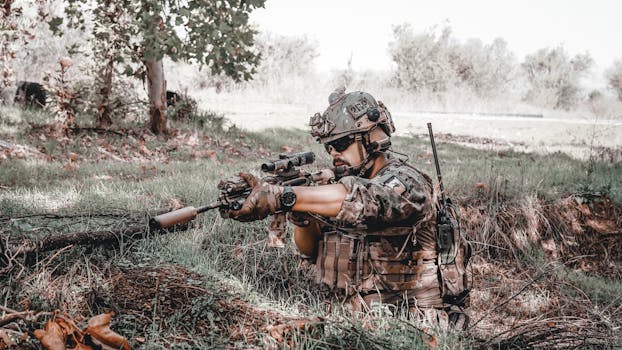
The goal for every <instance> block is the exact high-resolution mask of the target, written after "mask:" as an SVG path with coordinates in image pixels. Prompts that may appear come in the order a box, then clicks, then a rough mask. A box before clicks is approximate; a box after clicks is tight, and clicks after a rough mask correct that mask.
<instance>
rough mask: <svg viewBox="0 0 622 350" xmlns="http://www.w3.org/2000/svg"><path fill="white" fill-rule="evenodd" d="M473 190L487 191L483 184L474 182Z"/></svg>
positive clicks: (485, 185) (486, 186)
mask: <svg viewBox="0 0 622 350" xmlns="http://www.w3.org/2000/svg"><path fill="white" fill-rule="evenodd" d="M475 188H477V189H478V190H482V191H486V190H488V185H487V184H486V183H485V182H476V183H475Z"/></svg>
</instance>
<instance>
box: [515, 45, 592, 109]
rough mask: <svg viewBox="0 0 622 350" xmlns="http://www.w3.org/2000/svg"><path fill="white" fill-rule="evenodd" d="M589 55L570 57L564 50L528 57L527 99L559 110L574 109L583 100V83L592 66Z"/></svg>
mask: <svg viewBox="0 0 622 350" xmlns="http://www.w3.org/2000/svg"><path fill="white" fill-rule="evenodd" d="M593 63H594V61H593V60H592V58H591V57H590V55H589V54H588V53H584V54H578V55H576V56H574V57H573V58H569V57H568V54H567V53H566V50H565V49H564V48H563V47H562V46H559V47H556V48H554V49H550V48H545V49H540V50H538V51H537V52H535V53H533V54H531V55H527V57H525V60H524V61H523V63H521V67H522V68H523V71H524V73H525V75H526V78H527V81H528V83H529V90H528V92H527V95H526V96H525V100H527V101H529V102H532V103H536V104H538V105H543V106H545V107H553V108H557V109H566V110H568V109H570V108H572V107H574V106H575V105H576V104H577V102H579V101H580V99H581V88H580V84H579V80H580V79H581V78H582V77H583V76H584V75H585V74H586V73H587V72H588V70H589V69H590V68H591V67H592V65H593Z"/></svg>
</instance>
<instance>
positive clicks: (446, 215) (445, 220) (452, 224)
mask: <svg viewBox="0 0 622 350" xmlns="http://www.w3.org/2000/svg"><path fill="white" fill-rule="evenodd" d="M428 132H429V134H430V143H431V144H432V154H433V155H434V165H435V166H436V177H437V179H438V185H439V189H440V195H441V201H440V208H438V210H437V213H436V230H437V235H436V246H437V250H438V253H439V256H440V257H441V262H442V263H443V264H452V263H453V262H454V260H455V258H456V254H455V253H456V251H455V250H456V245H455V243H456V242H455V238H454V228H457V227H458V226H457V221H455V220H454V219H453V218H452V216H451V215H450V209H451V210H453V209H452V208H453V205H452V203H451V200H450V199H448V198H447V197H446V195H445V186H444V185H443V176H442V175H441V167H440V165H439V163H438V154H437V153H436V142H434V133H433V132H432V123H428ZM450 207H452V208H450Z"/></svg>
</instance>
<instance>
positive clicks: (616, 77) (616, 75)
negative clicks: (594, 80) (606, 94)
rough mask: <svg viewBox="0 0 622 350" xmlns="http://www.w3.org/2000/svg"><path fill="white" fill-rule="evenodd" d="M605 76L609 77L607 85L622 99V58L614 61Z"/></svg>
mask: <svg viewBox="0 0 622 350" xmlns="http://www.w3.org/2000/svg"><path fill="white" fill-rule="evenodd" d="M605 78H606V79H607V85H608V87H609V88H610V89H612V90H613V91H614V92H615V93H616V94H617V95H618V99H619V100H620V101H622V59H620V60H616V61H615V62H613V66H611V67H610V68H609V69H607V70H606V71H605Z"/></svg>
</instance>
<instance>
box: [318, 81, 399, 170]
mask: <svg viewBox="0 0 622 350" xmlns="http://www.w3.org/2000/svg"><path fill="white" fill-rule="evenodd" d="M328 103H329V106H328V108H327V109H326V110H325V111H324V113H322V114H320V113H315V115H314V116H313V117H311V120H310V121H309V125H310V126H311V135H312V136H314V137H316V139H317V141H318V142H320V143H323V144H324V145H325V146H326V145H328V147H327V148H326V149H327V150H330V149H331V147H335V149H337V146H336V145H334V146H333V145H331V143H335V142H338V143H341V142H339V141H335V140H338V139H342V138H343V139H346V140H345V141H346V142H345V144H346V145H349V144H351V143H356V145H357V148H358V152H359V155H360V159H361V163H360V164H357V165H352V166H350V167H348V168H347V169H344V170H342V171H341V172H342V174H343V175H344V176H345V175H346V174H351V175H358V176H363V175H365V174H367V173H368V171H369V170H370V169H371V168H372V166H373V161H372V160H373V159H375V156H376V155H378V154H380V153H381V152H384V151H387V150H388V149H389V148H390V147H391V139H390V136H391V134H392V133H393V132H395V126H394V125H393V119H392V118H391V113H389V110H388V109H387V108H386V107H385V106H384V104H383V103H382V102H381V101H376V99H375V98H374V97H373V96H372V95H370V94H369V93H367V92H363V91H354V92H350V93H347V94H346V93H345V88H344V87H341V88H339V89H337V90H335V91H333V92H332V93H331V94H330V96H328ZM377 128H380V129H381V130H382V131H383V132H384V133H382V132H380V133H379V132H375V130H376V129H377ZM380 135H382V136H380ZM364 151H366V153H365V152H364ZM365 154H366V155H365Z"/></svg>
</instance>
